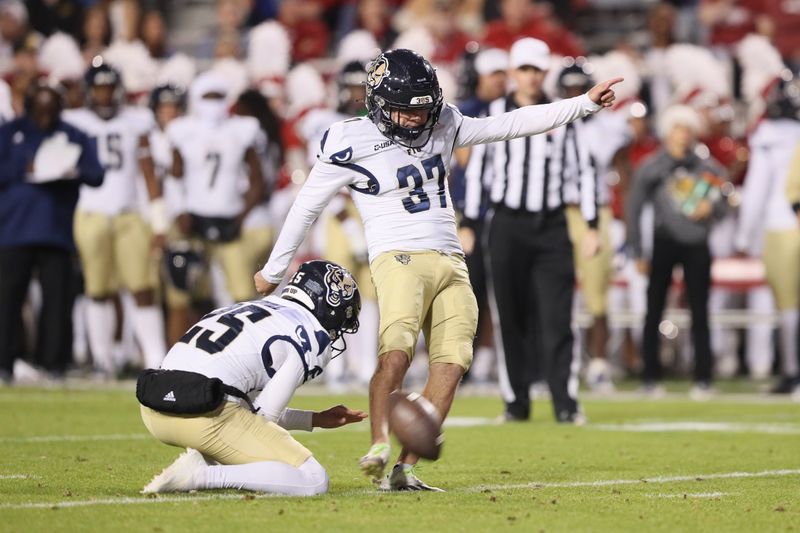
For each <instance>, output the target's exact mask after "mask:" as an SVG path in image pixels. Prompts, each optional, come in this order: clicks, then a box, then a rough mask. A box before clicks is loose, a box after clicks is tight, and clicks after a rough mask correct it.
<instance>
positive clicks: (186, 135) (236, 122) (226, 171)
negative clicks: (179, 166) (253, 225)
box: [167, 116, 260, 218]
mask: <svg viewBox="0 0 800 533" xmlns="http://www.w3.org/2000/svg"><path fill="white" fill-rule="evenodd" d="M259 131H260V128H259V125H258V121H257V120H256V119H254V118H251V117H239V116H232V117H228V118H226V119H225V120H223V121H222V122H220V123H212V122H208V121H204V120H200V119H198V118H196V117H192V116H185V117H180V118H176V119H175V120H173V121H172V122H170V123H169V125H168V126H167V137H169V140H170V143H172V145H173V146H174V147H175V148H177V150H178V151H179V152H180V154H181V157H182V158H183V180H184V187H185V189H186V209H187V211H188V212H190V213H194V214H196V215H201V216H208V217H228V218H232V217H235V216H238V215H239V214H241V212H242V211H244V205H245V204H244V196H243V194H242V193H241V190H240V187H239V182H240V180H241V179H242V177H243V176H244V175H245V174H244V173H245V169H244V155H245V152H246V151H247V150H248V149H249V148H251V147H253V146H254V145H255V143H256V139H257V136H258V133H259Z"/></svg>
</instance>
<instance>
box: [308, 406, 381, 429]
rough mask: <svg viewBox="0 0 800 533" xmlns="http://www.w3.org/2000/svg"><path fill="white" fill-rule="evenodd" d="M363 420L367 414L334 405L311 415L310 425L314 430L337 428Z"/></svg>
mask: <svg viewBox="0 0 800 533" xmlns="http://www.w3.org/2000/svg"><path fill="white" fill-rule="evenodd" d="M365 418H367V413H365V412H364V411H360V410H358V409H350V408H348V407H345V406H344V405H336V406H334V407H331V408H330V409H326V410H324V411H320V412H318V413H314V414H313V415H311V425H312V426H313V427H315V428H338V427H342V426H346V425H347V424H354V423H356V422H361V421H362V420H364V419H365Z"/></svg>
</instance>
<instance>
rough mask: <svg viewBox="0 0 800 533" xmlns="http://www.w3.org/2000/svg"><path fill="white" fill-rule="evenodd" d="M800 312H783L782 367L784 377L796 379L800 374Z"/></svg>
mask: <svg viewBox="0 0 800 533" xmlns="http://www.w3.org/2000/svg"><path fill="white" fill-rule="evenodd" d="M798 320H800V311H798V310H797V309H790V310H787V311H781V363H783V366H782V367H781V369H782V371H783V375H784V376H787V377H794V376H797V374H798V372H799V371H798V367H799V366H800V363H798V356H797V328H798Z"/></svg>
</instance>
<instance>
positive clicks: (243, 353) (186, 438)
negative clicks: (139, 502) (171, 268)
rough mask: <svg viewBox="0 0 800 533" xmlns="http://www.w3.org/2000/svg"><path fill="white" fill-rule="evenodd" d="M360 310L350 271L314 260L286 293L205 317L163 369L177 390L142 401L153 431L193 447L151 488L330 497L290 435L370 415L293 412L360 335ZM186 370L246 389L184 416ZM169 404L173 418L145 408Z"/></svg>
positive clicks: (322, 476)
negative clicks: (310, 384)
mask: <svg viewBox="0 0 800 533" xmlns="http://www.w3.org/2000/svg"><path fill="white" fill-rule="evenodd" d="M360 309H361V297H360V296H359V293H358V287H357V286H356V283H355V281H354V280H353V277H352V275H351V274H350V272H348V271H347V270H345V269H343V268H342V267H340V266H339V265H337V264H335V263H331V262H329V261H309V262H307V263H303V264H302V265H301V266H300V268H299V269H298V270H297V273H296V274H295V275H294V276H293V277H292V279H291V281H290V282H289V284H288V285H287V287H286V288H285V289H284V290H283V292H282V294H281V297H277V296H268V297H267V298H264V299H262V300H255V301H250V302H242V303H238V304H235V305H233V306H231V307H227V308H223V309H218V310H216V311H213V312H212V313H210V314H208V315H207V316H205V317H204V318H203V319H202V320H201V321H200V322H198V323H197V324H196V325H195V326H194V327H192V328H191V329H190V330H189V331H188V332H187V333H186V334H185V335H184V336H183V338H182V339H181V340H180V341H178V343H177V344H175V346H173V347H172V349H171V350H170V351H169V353H167V356H166V358H165V359H164V362H163V363H162V364H161V368H162V370H161V371H159V372H160V374H159V375H157V376H156V377H157V378H158V379H160V380H166V383H163V382H162V383H161V386H162V387H165V388H164V390H168V391H169V392H168V393H166V395H165V396H164V397H163V398H162V397H161V395H162V394H164V393H163V392H162V393H160V394H158V395H157V397H156V398H152V394H147V393H145V394H142V396H143V397H144V398H143V397H142V396H140V401H142V402H143V405H142V406H141V415H142V420H143V421H144V425H145V426H147V429H148V430H149V431H150V433H152V434H153V436H154V437H155V438H157V439H158V440H160V441H161V442H164V443H165V444H170V445H173V446H179V447H185V448H188V451H187V452H186V453H183V454H181V455H180V456H179V457H178V459H176V460H175V462H174V463H172V464H171V465H170V466H168V467H167V468H166V469H165V470H164V471H163V472H161V473H160V474H159V475H157V476H156V477H155V478H153V480H152V481H151V482H150V483H149V484H148V485H147V486H146V487H145V488H144V490H143V492H144V493H157V492H186V491H190V490H204V489H243V490H252V491H259V492H272V493H278V494H288V495H294V496H311V495H314V494H322V493H324V492H327V490H328V475H327V473H326V472H325V469H324V468H323V467H322V465H320V464H319V463H318V462H317V460H316V459H314V457H313V456H312V454H311V452H310V451H309V450H308V449H306V448H305V447H304V446H303V445H302V444H300V443H299V442H297V441H296V440H294V438H293V437H292V436H291V435H290V434H289V432H288V431H286V430H287V429H302V430H306V431H311V430H312V428H314V427H323V428H335V427H339V426H343V425H346V424H350V423H354V422H360V421H361V420H363V419H364V418H366V416H367V415H366V413H364V412H362V411H356V410H351V409H348V408H346V407H344V406H342V405H337V406H335V407H332V408H330V409H328V410H326V411H322V412H312V411H302V410H296V409H288V408H286V406H287V404H288V403H289V400H291V398H292V396H293V395H294V392H295V389H297V387H299V386H300V385H302V384H303V383H305V382H306V381H309V380H312V379H314V378H316V377H317V376H319V375H320V374H321V373H322V371H323V369H324V368H325V366H326V365H327V364H328V363H329V362H330V360H331V357H332V356H335V355H338V353H337V352H341V349H340V348H339V347H338V346H333V344H334V343H335V342H336V341H337V340H339V339H341V337H342V334H344V333H355V332H356V330H358V313H359V310H360ZM342 344H343V339H342ZM177 371H185V372H193V373H195V374H193V376H195V378H196V377H198V374H200V375H201V376H199V377H200V379H201V380H203V379H205V378H203V376H205V377H207V378H218V379H220V380H222V382H223V383H224V384H225V385H227V386H228V387H232V388H235V389H236V390H235V391H234V394H233V395H229V396H227V397H226V399H227V401H223V402H222V404H221V405H220V406H218V407H216V408H214V409H212V410H211V411H209V412H204V413H200V414H176V411H181V410H183V411H187V410H190V409H189V407H190V406H189V405H188V404H186V403H183V406H182V407H181V408H179V409H175V408H174V406H178V405H181V402H187V401H188V400H186V399H185V398H183V397H182V395H181V392H180V391H181V389H180V388H179V387H180V385H181V384H180V382H179V381H178V380H179V379H180V378H181V376H185V374H183V373H181V372H177ZM143 377H144V376H143ZM141 384H142V378H140V388H141V390H145V389H144V387H141ZM228 392H229V394H230V390H229V391H228ZM245 394H247V397H245V396H244V395H245ZM137 396H139V388H137ZM236 396H239V397H240V398H241V399H242V400H243V402H242V403H240V402H239V400H237V398H236ZM145 398H147V399H145ZM250 398H254V399H253V400H252V401H250ZM162 400H163V401H169V402H172V405H171V406H170V409H169V410H170V411H171V412H165V411H167V409H166V408H165V409H162V410H156V409H153V408H150V407H145V405H144V404H145V403H146V404H148V405H151V406H152V405H153V404H154V403H155V404H156V405H158V404H159V402H160V401H162ZM245 404H246V405H245ZM248 407H249V408H248ZM195 413H196V410H195Z"/></svg>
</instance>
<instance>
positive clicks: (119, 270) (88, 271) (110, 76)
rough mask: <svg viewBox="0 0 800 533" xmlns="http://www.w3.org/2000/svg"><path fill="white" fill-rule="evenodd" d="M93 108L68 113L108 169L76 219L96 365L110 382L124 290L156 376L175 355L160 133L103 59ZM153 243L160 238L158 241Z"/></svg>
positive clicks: (95, 77) (89, 81)
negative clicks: (158, 297)
mask: <svg viewBox="0 0 800 533" xmlns="http://www.w3.org/2000/svg"><path fill="white" fill-rule="evenodd" d="M85 79H86V88H87V91H88V94H87V107H84V108H80V109H69V110H66V111H64V120H65V121H66V122H69V123H71V124H72V125H74V126H76V127H78V128H79V129H81V130H83V131H85V132H86V133H88V134H89V135H91V136H92V137H94V138H96V139H97V151H98V155H99V157H100V162H101V163H102V164H103V167H104V168H105V172H106V177H105V181H104V182H103V185H102V186H100V187H97V188H90V187H82V188H81V195H80V199H79V200H78V210H77V212H76V213H75V244H76V245H77V247H78V252H79V253H80V258H81V264H82V266H83V274H84V280H85V284H86V295H87V296H88V297H89V298H90V301H89V302H88V304H87V306H86V315H87V316H86V318H87V321H86V323H87V329H88V334H89V345H90V347H91V349H92V355H93V356H94V357H95V363H96V364H97V366H99V367H100V369H101V370H102V371H103V372H104V373H106V374H107V375H109V376H113V375H114V374H115V373H116V371H117V363H116V362H115V361H114V358H113V355H112V347H113V343H114V329H115V328H114V323H115V321H114V306H113V304H112V301H111V297H112V296H113V295H114V293H115V292H116V291H117V283H120V284H121V286H122V287H123V288H125V289H127V290H128V291H130V293H131V294H132V295H133V298H134V300H135V302H136V307H135V309H134V312H133V317H132V318H133V329H134V333H135V334H136V340H137V341H138V342H139V346H140V347H141V349H142V353H143V355H144V362H145V366H147V367H148V368H155V367H157V366H158V363H160V362H161V359H162V358H163V357H164V353H165V352H166V351H167V347H166V343H165V340H164V320H163V317H162V314H161V310H160V309H159V308H158V307H157V306H156V305H155V288H156V286H157V280H158V278H157V274H156V271H155V261H154V258H153V255H152V254H151V250H153V249H159V248H160V247H161V245H162V244H163V239H164V233H165V232H166V229H167V228H166V226H167V223H166V216H165V214H164V202H163V200H162V199H161V191H160V187H159V183H158V180H157V178H156V175H155V171H154V168H153V160H152V158H151V156H150V143H149V140H148V135H149V133H150V131H151V130H152V129H153V127H154V126H155V121H154V119H153V113H152V112H151V111H150V110H149V109H145V108H138V107H132V106H126V105H124V98H125V95H124V92H123V88H122V78H121V76H120V74H119V72H117V71H116V70H115V69H114V68H112V67H111V66H109V65H108V64H106V63H103V62H102V60H101V59H100V58H95V59H94V60H93V62H92V66H91V67H90V68H89V70H88V71H87V72H86V76H85ZM140 175H141V176H144V179H145V182H146V184H147V192H148V195H149V198H150V206H149V207H150V209H149V210H150V217H151V220H150V226H151V227H152V232H151V227H148V225H147V223H146V222H145V220H144V219H143V218H142V217H141V215H140V214H139V213H138V209H137V194H136V192H137V184H136V183H137V180H138V179H140ZM151 236H152V238H151Z"/></svg>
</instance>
